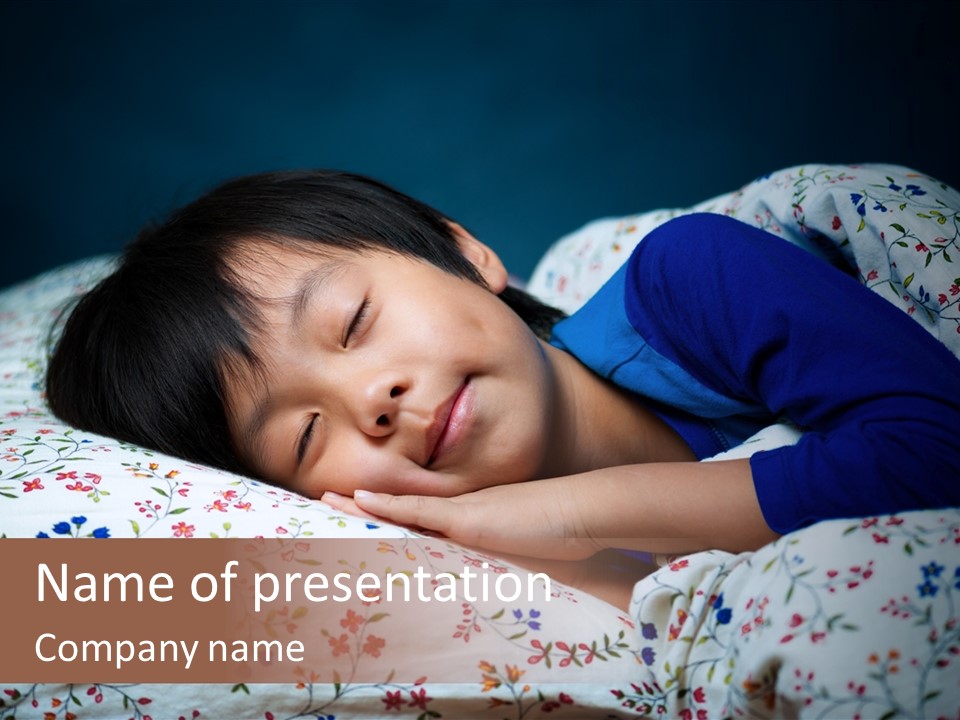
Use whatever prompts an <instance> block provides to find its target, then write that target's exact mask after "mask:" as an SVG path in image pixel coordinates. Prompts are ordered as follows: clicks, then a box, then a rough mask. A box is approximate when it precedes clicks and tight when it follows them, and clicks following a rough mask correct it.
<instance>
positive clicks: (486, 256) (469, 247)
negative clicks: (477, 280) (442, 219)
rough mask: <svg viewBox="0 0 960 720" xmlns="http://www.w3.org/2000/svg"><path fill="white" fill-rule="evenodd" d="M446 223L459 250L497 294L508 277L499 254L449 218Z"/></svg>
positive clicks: (505, 284) (503, 286) (504, 285)
mask: <svg viewBox="0 0 960 720" xmlns="http://www.w3.org/2000/svg"><path fill="white" fill-rule="evenodd" d="M447 224H448V225H449V226H450V230H451V231H452V232H453V238H454V240H456V242H457V247H458V248H460V252H461V253H462V254H463V256H464V257H465V258H466V259H467V260H469V261H470V263H471V264H472V265H473V266H474V267H475V268H476V269H477V270H479V271H480V275H481V277H483V280H484V282H486V283H487V286H488V287H489V288H490V290H492V291H493V292H494V293H495V294H498V295H499V294H500V292H501V291H502V290H503V289H504V288H505V287H506V286H507V278H508V275H507V269H506V268H505V267H504V265H503V262H502V261H501V260H500V256H499V255H497V254H496V253H495V252H494V251H493V250H492V249H491V248H490V247H488V246H487V245H484V244H483V243H482V242H480V241H479V240H477V239H476V238H475V237H474V236H473V235H471V234H470V233H469V232H467V231H466V230H465V229H464V228H463V226H461V225H459V224H458V223H455V222H451V221H449V220H448V221H447Z"/></svg>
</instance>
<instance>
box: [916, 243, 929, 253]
mask: <svg viewBox="0 0 960 720" xmlns="http://www.w3.org/2000/svg"><path fill="white" fill-rule="evenodd" d="M914 249H915V250H916V251H917V252H930V248H928V247H927V246H926V245H924V244H923V243H917V246H916V247H915V248H914Z"/></svg>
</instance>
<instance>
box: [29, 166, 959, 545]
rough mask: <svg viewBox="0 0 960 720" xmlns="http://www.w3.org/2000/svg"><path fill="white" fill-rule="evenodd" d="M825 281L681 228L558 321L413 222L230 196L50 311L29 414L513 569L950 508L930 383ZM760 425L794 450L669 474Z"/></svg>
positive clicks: (840, 276) (313, 184) (789, 254)
mask: <svg viewBox="0 0 960 720" xmlns="http://www.w3.org/2000/svg"><path fill="white" fill-rule="evenodd" d="M704 258H708V259H709V266H710V268H711V270H710V272H709V273H704V272H702V270H701V269H700V268H702V267H703V264H704V263H703V259H704ZM695 260H696V261H695ZM845 270H849V268H842V267H839V268H838V267H832V266H831V265H829V264H828V263H827V262H825V261H823V260H821V259H819V258H817V257H815V256H813V255H810V254H808V253H806V252H804V251H803V250H801V249H798V248H797V247H795V246H793V245H791V244H789V243H787V242H785V241H784V240H782V239H779V238H777V237H776V236H774V235H771V234H768V233H766V232H764V231H762V230H759V229H756V228H753V227H751V226H749V225H746V224H744V223H742V222H740V221H738V220H734V219H731V218H728V217H724V216H721V215H712V214H694V215H689V216H684V217H679V218H676V219H674V220H671V221H669V222H667V223H666V224H664V225H662V226H660V227H659V228H658V229H656V230H654V231H653V232H651V233H650V234H649V235H648V236H647V237H646V238H644V239H643V241H642V242H641V243H640V244H639V246H638V247H637V249H636V250H635V251H634V252H633V254H632V255H631V257H630V258H629V260H628V261H627V262H626V263H625V264H624V265H623V266H622V267H621V268H620V269H619V270H618V271H617V273H616V274H615V275H614V276H613V277H612V278H611V279H610V280H609V281H608V282H607V284H606V285H605V286H604V287H603V288H602V289H601V290H600V291H599V292H598V293H597V294H596V295H595V296H594V297H593V298H591V299H590V300H589V301H588V302H587V304H586V305H585V306H584V307H583V308H582V309H581V310H579V311H577V312H576V313H574V314H573V315H571V316H570V317H566V318H563V317H562V313H560V312H558V311H556V310H553V309H552V308H549V307H547V306H545V305H542V304H541V303H539V302H537V301H536V300H534V299H533V298H532V297H530V296H528V295H526V294H525V293H523V292H521V291H520V290H517V289H516V288H514V287H511V286H510V285H509V284H508V274H507V271H506V269H505V268H504V266H503V264H502V263H501V261H500V259H499V258H498V257H497V255H496V254H495V252H494V251H493V250H491V248H490V247H488V246H487V245H485V244H483V243H482V242H480V241H479V240H478V239H476V238H475V237H473V235H471V234H470V233H469V232H468V231H467V230H466V229H464V228H463V227H461V226H460V225H458V224H457V223H455V222H453V221H452V220H450V219H449V218H447V217H445V216H444V215H442V214H440V213H438V212H437V211H435V210H433V209H432V208H430V207H428V206H426V205H424V204H423V203H421V202H419V201H417V200H415V199H413V198H410V197H408V196H406V195H403V194H401V193H399V192H397V191H395V190H393V189H391V188H388V187H386V186H384V185H382V184H380V183H378V182H376V181H374V180H371V179H368V178H364V177H360V176H356V175H351V174H346V173H341V172H328V171H315V172H277V173H267V174H260V175H254V176H250V177H244V178H240V179H237V180H233V181H231V182H228V183H226V184H224V185H222V186H220V187H218V188H216V189H215V190H213V191H212V192H210V193H209V194H207V195H205V196H203V197H201V198H200V199H198V200H196V201H195V202H193V203H191V204H189V205H187V206H185V207H183V208H182V209H180V210H178V211H176V212H174V213H173V214H172V215H171V216H170V217H169V218H168V219H167V220H166V221H165V222H164V223H163V224H160V225H158V226H153V227H149V228H147V229H145V230H144V231H143V232H142V233H141V234H140V235H139V236H138V237H137V238H136V240H135V241H134V242H133V243H132V244H131V245H130V246H129V247H128V248H127V249H126V251H125V253H124V255H123V258H122V261H121V262H120V264H119V266H118V267H117V269H116V270H115V272H113V274H111V275H110V276H108V277H107V278H106V279H104V280H103V281H102V282H101V283H100V284H99V285H98V286H97V287H96V288H94V289H93V290H92V291H91V292H89V293H88V294H87V295H85V296H84V297H83V298H82V299H81V300H80V301H79V303H78V304H77V305H76V307H75V308H74V309H73V310H72V312H71V314H70V316H69V318H68V319H67V321H66V323H65V327H64V329H63V332H62V335H61V337H60V339H59V342H58V344H57V346H56V349H55V352H54V353H53V356H52V358H51V361H50V365H49V369H48V374H47V397H48V399H49V402H50V405H51V408H52V409H53V411H54V412H55V413H56V414H57V415H58V416H59V417H60V418H61V419H62V420H64V421H65V422H67V423H70V424H72V425H74V426H76V427H79V428H83V429H85V430H88V431H93V432H97V433H102V434H105V435H109V436H113V437H117V438H120V439H123V440H126V441H129V442H132V443H136V444H139V445H142V446H145V447H150V448H154V449H156V450H159V451H161V452H165V453H169V454H173V455H178V456H180V457H183V458H186V459H189V460H192V461H196V462H201V463H206V464H210V465H214V466H217V467H220V468H223V469H225V470H228V471H233V472H238V473H243V474H246V475H250V476H254V477H257V478H261V479H264V480H266V481H269V482H272V483H275V484H277V485H281V486H283V487H286V488H289V489H291V490H294V491H296V492H299V493H302V494H303V495H306V496H309V497H313V498H320V499H322V500H324V501H325V502H327V503H329V504H330V505H332V506H334V507H336V508H339V509H341V510H343V511H346V512H352V513H356V514H361V515H364V514H366V515H371V516H376V517H379V518H385V519H387V520H390V521H393V522H396V523H399V524H403V525H407V526H412V527H416V528H420V529H423V530H426V531H431V532H434V533H438V534H442V535H444V536H447V537H449V538H452V539H454V540H457V541H461V542H464V543H467V544H471V545H477V546H481V547H484V548H487V549H489V550H492V551H500V552H510V553H520V554H524V555H528V556H532V557H541V558H554V559H579V558H586V557H589V556H591V555H593V554H595V553H597V552H598V551H600V550H603V549H605V548H609V547H616V548H621V549H628V550H642V551H647V552H664V553H685V552H691V551H695V550H699V549H704V548H722V549H726V550H730V551H740V550H745V549H752V548H757V547H759V546H760V545H762V544H764V543H766V542H768V541H770V540H771V539H773V538H775V537H776V536H777V535H778V534H782V533H785V532H788V531H791V530H794V529H796V528H800V527H803V526H805V525H808V524H810V523H813V522H816V521H818V520H821V519H825V518H835V517H847V516H863V515H868V514H879V513H890V512H898V511H904V510H909V509H918V508H929V507H941V506H956V505H960V483H958V482H957V478H958V477H960V361H958V360H957V359H956V358H955V357H954V356H953V355H952V354H951V353H950V352H949V351H948V350H947V349H946V348H945V347H944V346H943V345H942V344H941V343H939V342H938V341H937V340H936V339H934V338H933V337H931V336H930V335H929V334H928V333H926V332H925V331H924V330H923V329H922V328H921V327H920V326H919V325H918V324H917V323H915V322H914V321H912V320H911V319H910V318H909V317H908V316H907V315H906V314H904V313H902V312H900V311H899V310H897V309H896V308H894V307H893V306H892V305H890V304H889V303H887V302H885V301H884V300H882V299H881V298H879V297H878V296H876V295H875V294H874V293H872V292H870V291H869V290H867V289H865V288H864V287H863V286H861V285H860V284H859V283H858V282H857V281H856V280H855V279H854V278H852V277H850V273H849V272H845ZM782 418H786V419H789V421H791V422H793V423H795V424H796V425H798V426H799V427H800V428H802V429H803V430H804V434H803V436H802V438H801V439H800V441H799V442H798V443H797V444H796V445H793V446H789V447H783V448H778V449H775V450H768V451H763V452H757V453H755V454H754V455H752V456H751V457H749V458H748V459H737V460H724V461H718V462H709V463H701V462H698V460H700V459H703V458H706V457H709V456H712V455H715V454H717V453H719V452H722V451H724V450H726V449H728V448H731V447H733V446H736V445H738V444H740V443H742V442H743V441H744V440H745V439H747V438H749V437H750V436H751V435H753V434H754V433H756V432H757V431H758V430H759V429H761V428H763V427H765V426H767V425H770V424H771V423H773V422H776V421H777V420H779V419H782Z"/></svg>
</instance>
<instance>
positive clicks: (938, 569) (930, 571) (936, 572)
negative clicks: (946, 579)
mask: <svg viewBox="0 0 960 720" xmlns="http://www.w3.org/2000/svg"><path fill="white" fill-rule="evenodd" d="M920 569H921V570H922V571H923V577H924V578H938V577H940V573H942V572H943V571H944V570H946V568H945V567H944V566H943V565H938V564H937V563H936V562H931V563H929V564H927V565H924V566H923V567H921V568H920Z"/></svg>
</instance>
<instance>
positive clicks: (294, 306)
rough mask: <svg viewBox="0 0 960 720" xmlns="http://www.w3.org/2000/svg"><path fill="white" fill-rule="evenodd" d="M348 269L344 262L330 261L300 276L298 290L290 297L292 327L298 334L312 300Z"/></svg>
mask: <svg viewBox="0 0 960 720" xmlns="http://www.w3.org/2000/svg"><path fill="white" fill-rule="evenodd" d="M346 267H347V263H346V262H345V261H343V260H330V261H328V262H325V263H324V264H323V265H321V266H320V267H317V268H313V269H312V270H308V271H307V272H305V273H303V274H302V275H301V276H300V279H299V280H298V281H297V288H296V290H295V291H294V292H293V295H291V296H290V326H291V327H292V328H293V329H294V330H295V331H297V332H299V331H300V330H301V329H302V327H303V319H304V315H305V314H306V310H307V308H308V307H309V306H310V302H311V300H312V299H313V298H314V297H315V296H316V295H317V294H318V293H320V292H322V291H323V290H325V289H326V288H327V286H328V284H329V282H330V279H331V278H332V277H334V276H335V275H339V274H340V273H341V272H343V271H344V270H345V269H346Z"/></svg>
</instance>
